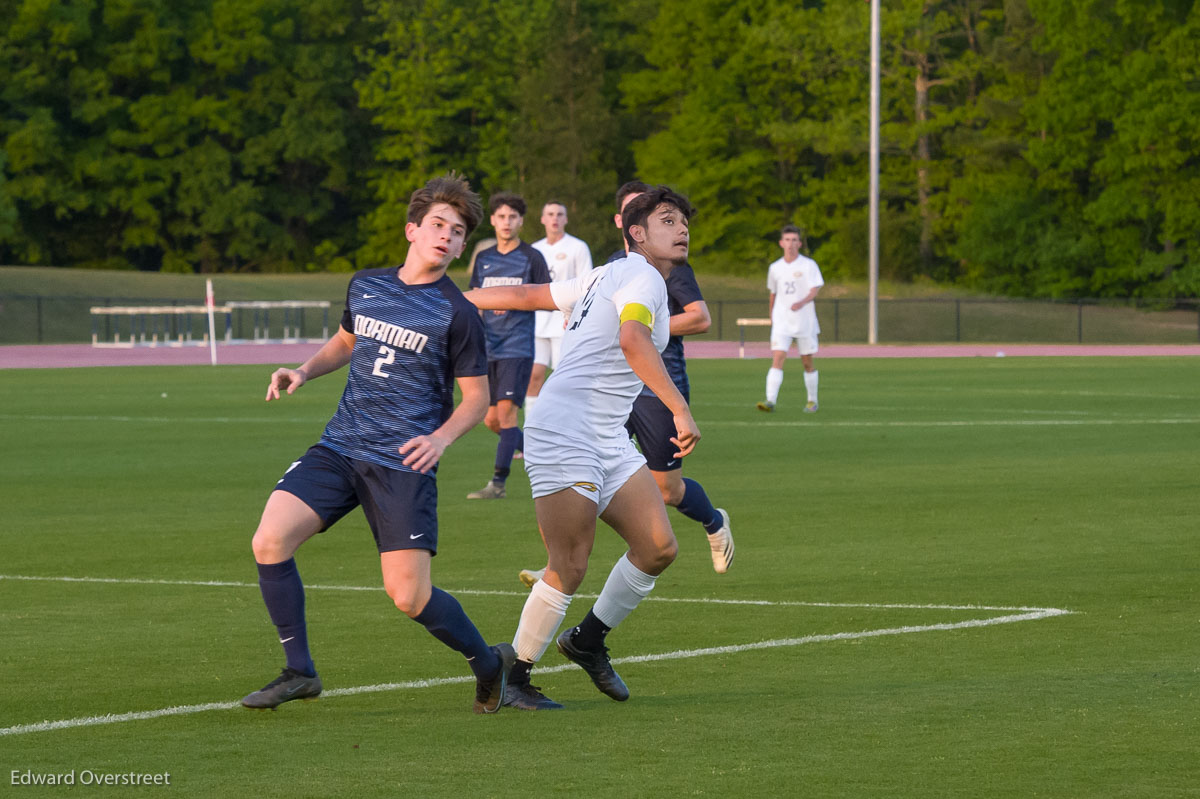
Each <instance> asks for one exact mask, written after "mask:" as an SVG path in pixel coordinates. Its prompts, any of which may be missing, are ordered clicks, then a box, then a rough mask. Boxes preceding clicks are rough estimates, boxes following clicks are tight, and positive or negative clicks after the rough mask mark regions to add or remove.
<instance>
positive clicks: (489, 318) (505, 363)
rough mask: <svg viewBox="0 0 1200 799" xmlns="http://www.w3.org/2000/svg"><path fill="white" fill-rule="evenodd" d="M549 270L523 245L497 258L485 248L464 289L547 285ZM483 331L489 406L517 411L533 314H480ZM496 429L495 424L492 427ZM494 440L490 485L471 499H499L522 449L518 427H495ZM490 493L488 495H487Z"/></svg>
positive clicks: (529, 359) (529, 358)
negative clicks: (496, 439) (504, 403)
mask: <svg viewBox="0 0 1200 799" xmlns="http://www.w3.org/2000/svg"><path fill="white" fill-rule="evenodd" d="M549 282H550V269H549V268H548V267H547V266H546V259H545V258H544V257H542V254H541V253H540V252H538V251H537V250H536V249H534V247H533V246H532V245H530V244H527V243H525V242H521V243H520V244H518V245H517V247H516V249H514V250H512V251H510V252H507V253H503V254H501V252H500V251H499V250H498V249H497V248H496V247H489V248H488V249H486V250H484V251H483V252H481V253H479V255H478V256H477V257H476V258H475V271H474V272H472V273H471V282H470V287H471V288H473V289H477V288H489V287H491V286H521V285H524V284H526V283H549ZM482 315H483V326H484V328H485V330H486V331H487V358H488V386H489V390H490V392H491V404H492V405H496V404H497V403H499V402H501V401H508V402H511V403H513V405H515V406H516V407H518V408H520V407H522V406H524V404H525V391H526V390H527V389H528V388H529V375H530V374H531V372H532V371H533V338H534V312H533V311H483V314H482ZM497 424H498V423H497ZM493 432H495V433H496V434H498V435H499V436H500V441H499V442H498V443H497V445H496V461H495V465H494V467H493V470H492V480H491V483H490V484H489V485H488V486H487V487H485V488H484V490H483V491H480V492H475V493H473V494H472V495H470V496H471V498H479V497H482V496H484V495H487V496H497V497H498V496H503V487H504V481H505V480H506V479H507V478H508V475H509V472H510V471H511V469H512V461H513V455H514V453H516V452H519V451H521V450H523V449H524V448H525V447H524V440H523V436H522V435H521V428H520V427H519V426H514V427H497V428H495V429H493ZM492 492H494V493H492Z"/></svg>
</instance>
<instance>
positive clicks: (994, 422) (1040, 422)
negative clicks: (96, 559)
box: [0, 411, 1200, 428]
mask: <svg viewBox="0 0 1200 799" xmlns="http://www.w3.org/2000/svg"><path fill="white" fill-rule="evenodd" d="M1046 413H1062V411H1046ZM0 421H19V422H101V421H103V422H146V423H151V424H181V423H184V422H196V423H200V424H231V423H239V424H240V423H252V424H315V423H316V421H317V420H316V417H313V418H296V417H290V418H289V417H262V418H247V417H232V416H213V417H207V418H202V417H193V418H186V419H180V418H177V417H170V416H50V415H40V414H15V413H0ZM815 423H817V422H816V421H814V420H810V421H771V420H767V419H757V420H755V421H747V420H740V421H739V420H732V419H730V420H720V419H710V420H708V421H707V422H706V423H705V424H706V425H707V426H709V427H713V426H715V427H801V426H809V425H812V424H815ZM819 424H820V426H821V427H866V428H872V427H1058V426H1065V427H1080V426H1089V425H1095V426H1100V427H1112V426H1116V425H1176V424H1200V417H1168V418H1163V419H1134V418H1117V419H976V420H929V421H922V420H916V419H902V420H895V421H879V422H869V421H864V422H849V421H847V422H837V421H826V420H823V419H822V420H820V421H819Z"/></svg>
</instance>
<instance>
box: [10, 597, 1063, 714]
mask: <svg viewBox="0 0 1200 799" xmlns="http://www.w3.org/2000/svg"><path fill="white" fill-rule="evenodd" d="M0 580H40V581H55V582H78V583H130V584H136V585H183V586H206V587H207V586H213V587H238V588H243V587H257V586H256V585H255V584H253V583H235V582H219V581H185V580H137V579H126V580H118V579H107V578H89V577H32V576H25V575H0ZM306 587H307V588H312V589H316V590H330V591H375V590H379V589H378V588H375V587H365V586H332V585H330V586H316V585H313V586H306ZM457 593H462V594H494V595H495V594H498V595H516V596H523V595H524V594H525V593H527V592H516V591H513V592H509V591H458V592H457ZM579 596H583V595H579ZM647 599H648V600H652V599H656V598H655V597H648V598H647ZM657 601H660V602H699V603H711V604H745V605H767V606H780V607H783V606H790V607H835V608H867V609H915V610H997V611H1014V610H1015V611H1022V612H1020V613H1009V614H1006V615H1003V616H992V617H989V618H981V619H966V620H963V621H957V622H940V623H936V624H921V625H911V626H905V627H885V628H882V629H877V630H862V631H859V632H844V633H828V634H823V635H806V636H803V637H800V638H776V639H773V640H770V641H755V642H753V643H748V644H734V645H730V646H715V647H705V648H702V649H677V650H675V651H673V652H659V653H654V654H646V655H630V656H628V657H622V658H614V659H613V661H612V662H613V663H614V664H621V663H657V662H660V661H666V660H682V659H685V658H694V657H710V656H713V655H736V654H739V653H741V652H753V651H757V650H762V649H776V648H779V647H791V646H802V645H804V644H817V643H825V642H830V641H851V640H856V639H862V638H879V637H882V636H888V635H910V634H912V633H923V632H938V631H948V630H964V629H970V628H974V627H990V626H993V625H997V624H1013V623H1015V622H1021V621H1036V620H1038V619H1048V618H1052V617H1055V616H1067V615H1071V614H1073V613H1075V611H1072V610H1063V609H1061V608H1033V607H1029V608H1026V607H1000V606H986V605H920V604H871V603H864V604H856V603H842V602H772V601H766V600H762V601H759V600H716V599H681V598H671V597H661V598H657ZM573 668H576V666H575V665H574V664H571V663H566V664H561V665H558V666H549V667H539V668H538V673H539V674H553V673H556V672H560V671H566V670H568V669H573ZM473 679H474V678H473V677H470V676H458V677H431V678H428V679H423V680H409V681H407V682H397V683H379V684H377V685H359V686H354V687H351V688H334V689H332V690H329V691H324V692H323V693H322V694H321V696H323V697H338V696H353V695H356V694H370V693H381V692H385V691H406V690H416V689H421V688H435V687H438V686H443V685H454V684H458V683H467V682H471V681H472V680H473ZM239 707H241V705H240V703H238V702H209V703H206V704H200V705H177V706H175V707H167V708H161V709H158V710H143V711H134V712H129V713H109V714H106V715H103V716H84V717H80V718H74V719H62V720H59V721H42V722H37V723H35V724H18V725H15V726H12V727H0V737H4V736H9V735H28V734H29V733H34V732H50V731H53V730H66V729H74V728H77V727H94V726H99V725H106V724H123V723H125V722H130V721H146V720H150V719H157V718H163V717H166V716H183V715H191V714H194V713H206V712H208V711H210V710H232V709H235V708H239Z"/></svg>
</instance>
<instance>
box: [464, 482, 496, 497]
mask: <svg viewBox="0 0 1200 799" xmlns="http://www.w3.org/2000/svg"><path fill="white" fill-rule="evenodd" d="M467 499H504V486H502V485H496V484H495V483H488V484H487V485H485V486H484V487H483V488H481V489H479V490H478V491H472V492H471V493H470V494H467Z"/></svg>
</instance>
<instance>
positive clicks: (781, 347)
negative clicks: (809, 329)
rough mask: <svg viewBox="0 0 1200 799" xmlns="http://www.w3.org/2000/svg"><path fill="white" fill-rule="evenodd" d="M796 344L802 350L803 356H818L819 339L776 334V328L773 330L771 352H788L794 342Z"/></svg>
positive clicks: (812, 336)
mask: <svg viewBox="0 0 1200 799" xmlns="http://www.w3.org/2000/svg"><path fill="white" fill-rule="evenodd" d="M793 341H795V342H796V347H797V348H798V349H799V350H800V354H801V355H816V354H817V337H816V336H815V335H810V336H789V335H785V334H783V333H776V332H775V328H771V351H772V352H775V351H779V352H787V351H788V348H789V347H791V346H792V342H793Z"/></svg>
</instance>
